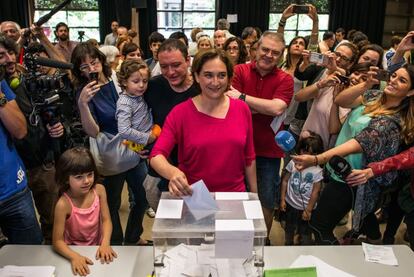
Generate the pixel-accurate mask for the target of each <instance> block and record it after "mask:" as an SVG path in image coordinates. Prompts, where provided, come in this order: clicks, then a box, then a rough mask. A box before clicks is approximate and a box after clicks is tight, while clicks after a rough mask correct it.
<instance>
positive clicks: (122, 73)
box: [116, 60, 151, 90]
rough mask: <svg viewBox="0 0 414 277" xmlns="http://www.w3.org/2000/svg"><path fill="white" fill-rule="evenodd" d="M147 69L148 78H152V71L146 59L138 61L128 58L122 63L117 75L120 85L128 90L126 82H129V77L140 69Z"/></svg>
mask: <svg viewBox="0 0 414 277" xmlns="http://www.w3.org/2000/svg"><path fill="white" fill-rule="evenodd" d="M141 69H145V70H147V72H148V79H149V78H150V75H151V72H150V70H149V68H148V65H147V63H146V62H144V61H137V60H126V61H124V62H123V63H122V65H121V68H120V70H119V72H117V73H116V77H118V82H119V86H120V87H121V88H122V89H123V90H126V87H125V83H126V82H127V80H128V78H129V77H131V75H132V74H133V73H134V72H137V71H138V70H141Z"/></svg>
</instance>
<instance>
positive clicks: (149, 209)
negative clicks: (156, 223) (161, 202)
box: [146, 207, 155, 218]
mask: <svg viewBox="0 0 414 277" xmlns="http://www.w3.org/2000/svg"><path fill="white" fill-rule="evenodd" d="M146 213H147V216H149V217H150V218H154V217H155V212H154V210H153V209H152V208H151V207H149V208H148V209H147V210H146Z"/></svg>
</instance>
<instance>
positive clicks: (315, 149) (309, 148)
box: [296, 131, 324, 155]
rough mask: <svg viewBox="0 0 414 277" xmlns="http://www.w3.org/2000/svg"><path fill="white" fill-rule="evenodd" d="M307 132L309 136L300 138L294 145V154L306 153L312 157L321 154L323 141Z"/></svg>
mask: <svg viewBox="0 0 414 277" xmlns="http://www.w3.org/2000/svg"><path fill="white" fill-rule="evenodd" d="M307 132H309V136H308V137H306V138H301V139H299V141H298V144H297V145H296V153H298V154H300V152H301V151H305V152H308V153H310V154H312V155H318V154H321V153H323V151H324V149H323V141H322V138H321V136H320V135H318V134H316V133H315V132H312V131H307Z"/></svg>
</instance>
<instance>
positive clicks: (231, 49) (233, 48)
mask: <svg viewBox="0 0 414 277" xmlns="http://www.w3.org/2000/svg"><path fill="white" fill-rule="evenodd" d="M227 51H239V47H237V46H234V47H227Z"/></svg>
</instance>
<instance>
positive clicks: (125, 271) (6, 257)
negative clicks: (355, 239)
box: [0, 245, 414, 277]
mask: <svg viewBox="0 0 414 277" xmlns="http://www.w3.org/2000/svg"><path fill="white" fill-rule="evenodd" d="M72 247H73V249H74V250H75V251H78V252H79V253H81V254H82V255H85V256H88V257H90V258H94V257H95V252H96V249H97V247H94V246H72ZM113 248H114V250H115V251H116V252H117V254H118V258H117V259H115V261H114V262H112V263H110V264H104V265H101V264H100V262H99V261H95V264H94V265H92V266H90V270H91V274H90V275H88V276H111V277H114V276H115V277H127V276H139V277H141V276H142V277H146V276H147V275H149V274H151V272H152V269H153V257H152V255H153V251H152V247H148V246H114V247H113ZM393 249H394V253H395V255H396V257H397V260H398V263H399V266H398V267H393V266H386V265H381V264H375V263H368V262H365V260H364V254H363V251H362V247H361V246H289V247H288V246H269V247H265V268H285V267H289V265H290V264H291V263H292V262H293V261H294V260H295V259H296V258H297V257H298V256H299V255H313V256H316V257H318V258H320V259H322V260H323V261H324V262H326V263H328V264H330V265H332V266H335V267H337V268H339V269H341V270H343V271H345V272H348V273H350V274H353V275H356V276H369V277H372V276H375V275H376V276H392V277H397V276H414V252H412V251H411V249H410V248H409V247H408V246H406V245H394V246H393ZM5 265H54V266H55V267H56V276H57V277H62V276H65V277H66V276H72V273H71V268H70V263H69V262H68V261H67V260H65V259H64V258H62V257H60V256H59V255H57V254H56V253H54V252H53V250H52V248H51V247H50V246H45V245H41V246H29V245H6V246H4V247H3V248H1V249H0V267H3V266H5Z"/></svg>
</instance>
